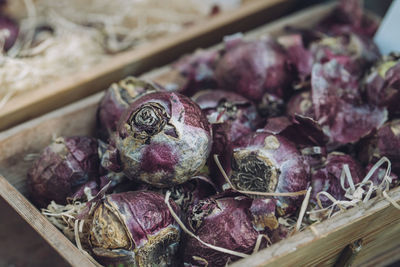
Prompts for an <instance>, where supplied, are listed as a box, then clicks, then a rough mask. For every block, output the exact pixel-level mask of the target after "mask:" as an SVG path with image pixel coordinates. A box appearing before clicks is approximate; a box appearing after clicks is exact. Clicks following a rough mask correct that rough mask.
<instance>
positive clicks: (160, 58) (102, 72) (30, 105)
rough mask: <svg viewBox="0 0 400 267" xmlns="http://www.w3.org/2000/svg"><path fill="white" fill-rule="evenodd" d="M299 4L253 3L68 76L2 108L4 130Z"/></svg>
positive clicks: (288, 0)
mask: <svg viewBox="0 0 400 267" xmlns="http://www.w3.org/2000/svg"><path fill="white" fill-rule="evenodd" d="M295 2H296V0H268V1H266V0H252V1H247V2H246V4H244V5H243V6H242V7H241V8H239V9H237V10H235V11H231V12H226V13H222V14H220V15H218V16H215V17H213V18H209V19H208V20H205V21H202V22H199V23H198V24H196V25H194V26H191V27H190V28H187V29H185V30H183V31H182V32H180V33H177V34H175V35H174V36H168V37H163V38H160V39H158V40H156V41H154V42H151V43H149V44H145V45H142V46H140V47H138V48H136V49H133V50H130V51H127V52H122V53H120V54H117V55H116V56H114V57H112V58H111V59H109V60H107V61H105V62H103V63H101V64H99V65H97V66H95V67H93V68H92V69H91V70H89V71H85V72H82V73H77V74H76V75H70V76H68V77H66V78H65V79H60V80H58V81H55V82H51V83H49V84H48V85H46V86H43V87H41V88H37V89H36V90H32V91H30V92H24V93H21V94H20V95H17V96H15V97H14V98H12V99H11V100H10V101H8V102H7V104H6V105H5V106H4V107H3V108H2V109H0V130H5V129H7V128H10V127H11V126H14V125H16V124H18V123H21V122H24V121H27V120H29V119H32V118H35V117H37V116H40V115H41V114H44V113H47V112H49V111H51V110H54V109H56V108H59V107H61V106H63V105H66V104H68V103H71V102H73V101H76V100H79V99H82V98H84V97H85V96H88V95H91V94H93V93H96V92H99V91H101V90H104V89H105V88H106V87H107V86H108V85H109V84H110V83H111V82H113V81H117V80H120V79H122V78H123V77H125V76H127V75H129V74H134V75H139V74H140V73H143V72H145V71H148V70H149V69H150V68H151V67H154V66H162V65H164V64H167V63H168V62H170V61H172V60H173V59H175V58H176V57H178V56H179V55H181V54H182V53H185V52H189V51H192V50H193V49H195V48H197V47H201V46H209V45H212V44H214V43H216V42H219V41H220V40H221V39H220V38H221V36H224V35H226V34H230V33H234V32H237V31H244V30H248V29H251V28H254V27H255V26H258V25H261V24H264V23H266V22H268V21H270V20H272V19H276V18H278V17H279V16H280V15H282V14H284V13H287V12H288V11H289V10H290V9H291V8H292V7H293V6H294V4H295Z"/></svg>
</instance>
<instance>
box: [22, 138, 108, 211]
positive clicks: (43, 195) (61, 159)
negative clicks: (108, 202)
mask: <svg viewBox="0 0 400 267" xmlns="http://www.w3.org/2000/svg"><path fill="white" fill-rule="evenodd" d="M99 165H100V160H99V155H98V143H97V140H96V139H94V138H91V137H79V136H77V137H58V138H57V139H56V140H54V141H53V143H51V144H50V145H49V146H47V147H46V148H44V150H43V151H42V152H41V154H40V156H39V158H38V159H37V160H36V161H35V162H34V163H33V166H32V167H31V168H30V169H29V171H28V177H27V178H28V185H29V189H30V194H31V197H32V199H33V201H34V202H35V203H36V204H37V205H38V206H40V207H45V206H47V205H48V204H49V203H50V201H52V200H54V201H55V202H56V203H58V204H66V202H67V198H68V197H73V196H74V194H75V193H76V192H77V191H80V189H81V187H82V186H84V185H85V184H86V183H88V182H90V181H93V180H96V179H97V178H98V172H99ZM89 187H92V186H91V185H90V186H89Z"/></svg>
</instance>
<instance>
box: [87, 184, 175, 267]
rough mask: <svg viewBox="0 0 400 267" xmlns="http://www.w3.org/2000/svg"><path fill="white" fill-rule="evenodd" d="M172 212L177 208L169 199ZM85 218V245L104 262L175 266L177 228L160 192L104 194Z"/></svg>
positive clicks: (107, 264)
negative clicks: (86, 236) (86, 226)
mask: <svg viewBox="0 0 400 267" xmlns="http://www.w3.org/2000/svg"><path fill="white" fill-rule="evenodd" d="M170 205H171V207H172V209H173V210H174V212H175V213H177V214H180V211H179V208H178V207H177V206H176V205H175V203H174V202H173V201H172V200H170ZM90 216H91V217H89V218H87V221H88V236H89V238H88V239H89V240H88V241H89V246H90V249H91V251H92V254H93V255H94V257H95V258H96V259H97V260H98V261H99V262H100V263H101V264H104V265H105V266H127V265H129V266H150V265H153V264H154V265H157V266H175V264H177V259H176V252H177V250H178V243H179V240H180V228H179V226H178V224H177V223H176V221H175V219H174V218H173V216H172V214H171V212H170V210H169V209H168V206H167V205H166V203H165V202H164V196H163V195H162V194H160V193H157V192H151V191H136V192H123V193H117V194H110V195H106V196H105V197H104V198H103V199H101V200H99V201H97V203H96V205H95V208H94V210H93V212H92V213H91V215H90Z"/></svg>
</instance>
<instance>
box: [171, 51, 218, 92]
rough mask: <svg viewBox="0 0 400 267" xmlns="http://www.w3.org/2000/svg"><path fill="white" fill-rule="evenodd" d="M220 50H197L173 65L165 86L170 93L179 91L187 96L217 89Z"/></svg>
mask: <svg viewBox="0 0 400 267" xmlns="http://www.w3.org/2000/svg"><path fill="white" fill-rule="evenodd" d="M220 54H221V51H219V50H215V49H212V50H197V51H196V52H195V53H193V54H190V55H185V56H183V57H181V58H180V59H179V60H178V61H176V62H175V63H173V64H172V75H169V78H168V80H169V81H168V83H167V84H166V85H165V86H166V88H167V89H168V90H169V91H178V92H180V93H182V94H184V95H186V96H192V95H194V94H195V93H196V92H198V91H200V90H203V89H209V88H216V87H217V82H216V80H215V74H214V72H215V68H216V66H217V64H218V61H219V60H220V57H221V55H220Z"/></svg>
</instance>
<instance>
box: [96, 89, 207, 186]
mask: <svg viewBox="0 0 400 267" xmlns="http://www.w3.org/2000/svg"><path fill="white" fill-rule="evenodd" d="M112 141H113V144H114V145H113V146H114V147H115V149H116V151H117V153H118V156H115V155H114V156H113V157H112V158H113V159H114V160H115V159H116V160H118V161H119V163H118V164H119V166H120V170H122V171H123V172H124V174H125V175H126V176H127V177H128V178H130V179H134V180H140V181H143V182H146V183H148V184H150V185H153V186H156V187H171V186H174V185H177V184H181V183H184V182H185V181H187V180H188V179H190V178H191V177H193V176H195V175H196V174H198V173H199V172H200V170H201V169H202V168H203V166H204V164H205V162H206V160H207V158H208V156H209V153H210V151H211V147H212V131H211V127H210V124H209V123H208V121H207V118H206V117H205V116H204V114H203V113H202V111H201V109H200V108H199V106H198V105H197V104H196V103H194V102H193V101H192V100H190V99H189V98H188V97H186V96H184V95H181V94H178V93H174V92H157V93H150V94H147V95H145V96H142V97H141V98H139V99H137V100H136V101H134V102H133V103H132V104H131V105H130V107H129V108H128V109H127V110H126V112H125V113H124V114H123V115H122V116H121V119H120V121H119V126H118V129H117V133H116V134H115V135H113V140H112ZM112 151H114V150H112V149H110V155H111V154H113V153H111V152H112ZM114 152H115V151H114ZM111 161H112V160H111ZM103 162H106V161H105V160H103ZM118 164H115V162H112V164H107V165H108V166H112V167H113V168H114V167H116V166H117V165H118ZM103 166H104V165H103ZM105 167H106V168H107V166H105Z"/></svg>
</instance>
